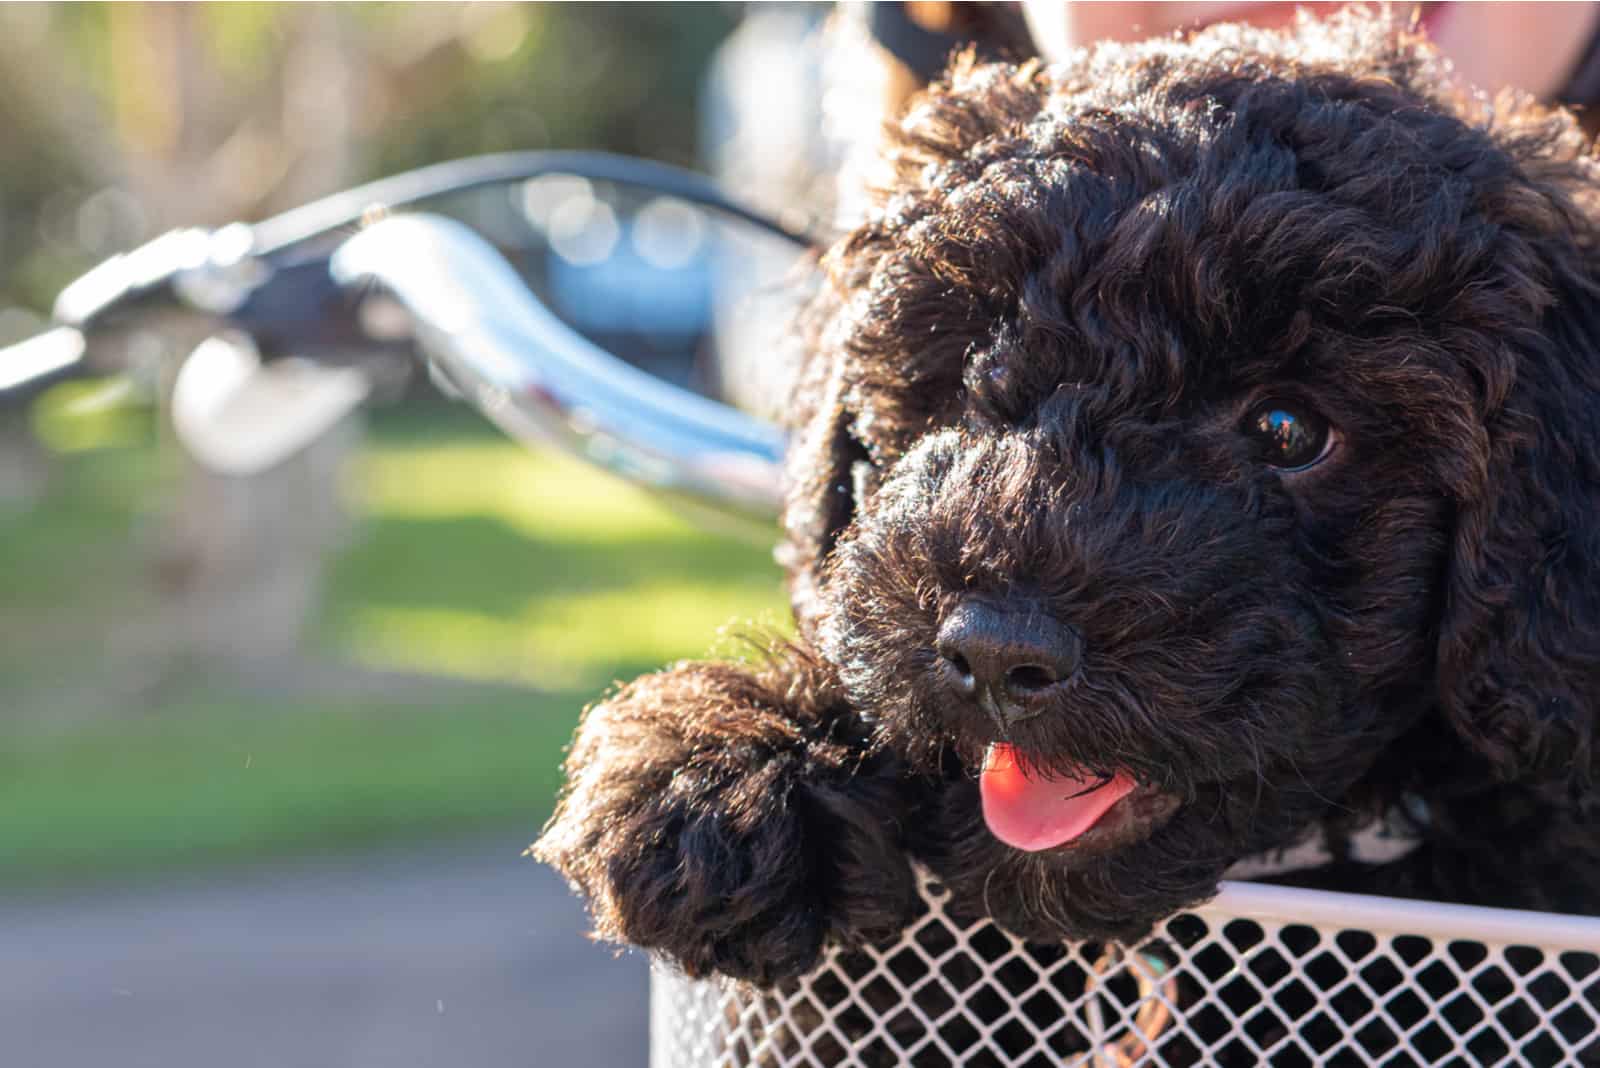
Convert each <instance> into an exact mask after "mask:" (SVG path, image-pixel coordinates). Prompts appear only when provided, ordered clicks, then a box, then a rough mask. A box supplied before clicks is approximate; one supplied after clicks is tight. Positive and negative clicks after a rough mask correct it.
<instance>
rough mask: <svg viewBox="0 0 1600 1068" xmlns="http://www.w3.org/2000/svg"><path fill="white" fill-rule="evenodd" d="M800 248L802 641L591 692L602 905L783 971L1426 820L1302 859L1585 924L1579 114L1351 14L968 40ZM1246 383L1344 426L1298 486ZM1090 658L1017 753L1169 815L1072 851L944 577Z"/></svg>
mask: <svg viewBox="0 0 1600 1068" xmlns="http://www.w3.org/2000/svg"><path fill="white" fill-rule="evenodd" d="M889 162H890V164H891V166H892V173H893V174H894V176H895V177H894V180H893V181H892V182H891V183H890V184H889V186H888V188H886V189H885V190H883V193H882V196H881V198H880V200H879V202H878V207H877V209H876V210H875V212H874V213H873V214H872V216H871V218H870V219H869V221H868V222H867V223H866V224H865V225H863V226H861V227H860V228H859V229H857V230H856V231H855V232H853V233H851V234H850V235H848V236H847V237H846V238H845V239H844V240H843V241H842V242H841V243H840V244H839V245H838V246H837V247H836V248H835V250H834V251H833V253H832V254H831V255H830V257H829V260H828V266H829V271H830V277H831V279H832V282H833V285H832V287H831V289H830V292H829V294H828V295H827V296H825V297H824V298H823V302H822V305H821V306H820V308H819V309H818V323H819V326H818V329H817V331H816V335H815V338H814V344H813V345H812V348H811V351H810V353H809V363H808V365H807V369H806V374H805V375H804V377H803V386H802V388H801V390H800V395H799V397H798V398H797V406H798V408H799V409H800V410H801V411H802V412H803V425H802V426H801V427H800V431H799V434H798V436H797V439H796V444H795V446H794V448H793V449H792V452H791V467H792V490H791V495H790V499H789V504H788V508H787V511H786V532H787V537H786V542H785V546H784V549H783V553H782V559H783V561H784V563H785V565H786V567H787V568H788V570H789V573H790V578H791V588H792V592H793V597H794V605H795V611H796V616H797V619H798V621H799V629H800V637H799V640H798V642H797V643H796V644H795V645H794V646H793V647H790V648H786V649H784V650H780V651H779V652H777V653H776V654H774V656H773V658H772V659H771V660H770V662H768V663H766V664H764V665H763V666H759V667H743V666H736V665H712V664H688V665H683V666H679V667H677V668H674V669H672V670H670V671H667V672H665V673H663V674H659V675H654V676H650V677H647V678H644V679H641V680H639V681H637V682H635V683H633V684H632V685H631V686H629V687H627V688H625V689H624V690H622V691H621V692H620V693H619V694H617V695H616V696H614V697H611V698H610V699H608V700H606V701H604V702H602V703H601V704H599V705H597V706H596V707H595V708H593V709H592V710H591V711H590V712H589V713H588V715H587V718H586V720H585V722H584V725H583V727H582V729H581V731H580V734H579V737H578V740H577V743H576V746H575V748H574V750H573V753H572V757H571V760H570V761H569V764H568V770H569V774H570V776H571V783H570V786H569V789H568V792H567V794H566V796H565V799H564V800H563V802H562V805H561V808H560V810H559V811H558V813H557V814H556V816H555V818H554V819H553V820H552V822H551V824H550V827H549V828H548V830H547V831H546V833H545V835H544V837H543V839H542V840H541V841H540V843H539V845H538V847H537V849H538V853H539V855H540V856H541V857H543V858H544V859H546V860H548V861H549V862H551V863H553V864H555V865H556V866H557V867H558V868H560V869H561V871H562V872H564V873H565V874H566V876H567V877H568V878H569V879H571V880H572V881H573V883H574V884H575V885H576V886H577V888H578V889H579V890H580V891H581V892H583V893H584V894H586V895H587V896H588V897H589V898H590V899H591V901H592V906H593V910H594V916H595V921H596V924H597V927H598V929H599V931H600V933H601V934H602V935H604V936H605V937H608V938H612V939H618V940H623V941H627V942H632V943H635V944H639V945H643V946H647V947H650V948H652V949H655V950H659V951H661V952H663V953H665V954H666V955H668V956H669V957H672V958H675V959H676V960H678V961H679V962H680V963H681V964H682V965H683V966H684V967H685V969H686V970H688V971H689V972H690V973H691V974H701V973H705V972H708V971H713V970H715V971H722V972H725V973H729V974H732V975H736V976H742V977H748V978H754V979H758V980H762V981H771V980H773V979H776V978H779V977H781V976H784V975H789V974H793V973H795V972H798V971H800V970H803V969H805V968H806V967H807V966H809V965H810V964H812V963H813V961H814V960H815V958H816V955H817V952H818V949H819V947H820V946H821V945H822V944H823V943H824V941H826V940H839V941H849V940H851V939H860V938H868V937H877V936H880V935H882V934H885V933H887V932H890V931H892V930H894V929H895V928H896V926H897V925H898V924H899V923H900V922H901V920H902V918H903V917H904V916H905V915H906V913H907V911H908V910H909V909H910V908H911V886H912V883H911V881H910V879H909V877H908V873H907V860H906V857H907V855H908V854H909V855H911V856H915V857H917V858H920V859H921V860H922V861H924V862H925V863H927V864H928V865H930V866H931V867H932V868H933V869H934V870H935V871H936V872H937V873H938V874H939V875H940V876H941V877H942V878H943V879H944V880H945V882H946V883H947V885H949V886H950V887H951V888H952V890H953V892H954V894H955V901H956V902H957V908H958V910H962V909H964V910H966V911H969V912H976V911H986V912H988V913H990V914H992V915H993V916H994V917H995V918H996V919H998V920H999V921H1000V922H1001V923H1003V924H1004V925H1006V926H1008V927H1010V928H1012V929H1014V930H1016V931H1017V932H1019V933H1022V934H1024V935H1027V936H1037V937H1040V938H1061V937H1093V938H1105V937H1116V938H1132V937H1135V936H1137V935H1139V934H1141V933H1143V932H1144V931H1146V930H1148V929H1149V928H1150V926H1151V925H1152V923H1154V922H1155V921H1157V920H1158V919H1160V918H1161V917H1163V916H1165V915H1167V914H1169V913H1171V912H1173V911H1175V910H1178V909H1180V908H1182V907H1185V906H1188V905H1192V904H1194V903H1196V902H1199V901H1201V900H1203V899H1205V898H1206V897H1208V896H1210V895H1211V894H1213V893H1214V892H1215V889H1216V886H1217V882H1218V880H1219V878H1221V877H1222V875H1223V873H1224V871H1225V870H1226V869H1227V868H1228V867H1229V866H1230V865H1231V864H1233V863H1234V862H1235V861H1237V860H1238V859H1240V858H1241V857H1244V856H1247V855H1251V854H1256V853H1259V852H1261V851H1263V850H1267V849H1271V848H1273V847H1281V846H1284V845H1286V844H1288V843H1291V842H1294V841H1296V840H1298V839H1300V838H1301V837H1303V836H1304V835H1305V834H1306V833H1307V832H1308V831H1309V830H1312V829H1314V828H1317V827H1322V828H1325V829H1326V830H1327V831H1328V832H1329V836H1330V839H1331V840H1333V841H1335V842H1337V841H1339V840H1341V835H1342V834H1343V833H1344V832H1345V831H1347V830H1348V829H1349V828H1351V827H1354V826H1357V825H1360V824H1363V823H1365V822H1367V821H1368V820H1370V819H1371V818H1372V817H1373V816H1375V815H1376V814H1378V813H1382V812H1388V811H1392V810H1397V809H1402V808H1404V809H1406V810H1408V811H1413V812H1416V811H1420V810H1425V812H1426V818H1425V820H1423V821H1421V822H1420V823H1419V826H1418V827H1417V828H1416V830H1417V833H1418V834H1419V835H1421V837H1422V839H1423V844H1422V846H1421V847H1420V848H1419V849H1417V850H1416V851H1415V852H1413V853H1411V854H1410V855H1409V856H1408V857H1406V858H1405V859H1404V860H1402V861H1399V862H1397V863H1394V864H1389V865H1385V866H1367V865H1363V864H1360V863H1356V862H1354V861H1348V860H1347V861H1344V862H1340V863H1335V864H1334V865H1333V866H1331V867H1329V868H1325V869H1322V870H1320V871H1318V872H1314V873H1312V874H1311V875H1310V876H1307V877H1302V878H1301V879H1300V880H1299V881H1302V882H1312V883H1315V884H1316V885H1323V886H1333V887H1338V888H1343V889H1354V890H1368V891H1376V892H1384V893H1397V894H1405V895H1413V896H1420V897H1428V898H1436V899H1440V900H1446V901H1459V902H1470V903H1481V904H1491V905H1505V906H1521V907H1531V908H1547V909H1555V910H1561V911H1567V912H1579V913H1596V912H1600V793H1597V791H1596V786H1595V777H1596V772H1597V770H1600V764H1597V753H1596V747H1595V733H1596V723H1597V712H1596V700H1597V698H1600V576H1597V575H1596V574H1595V570H1596V568H1597V566H1600V404H1597V400H1600V212H1597V205H1596V202H1595V193H1596V191H1597V190H1600V185H1597V184H1596V180H1597V170H1596V165H1595V164H1594V162H1593V161H1592V160H1591V159H1590V157H1589V155H1588V154H1587V149H1586V146H1585V145H1584V143H1583V141H1582V138H1581V136H1580V135H1579V133H1578V131H1577V129H1576V127H1575V125H1574V123H1573V121H1572V119H1571V117H1570V116H1568V115H1566V114H1564V113H1560V112H1552V111H1547V110H1544V109H1542V108H1540V107H1538V106H1536V105H1534V104H1531V103H1528V102H1526V101H1515V100H1509V99H1502V100H1500V101H1498V102H1496V103H1494V104H1490V103H1487V102H1483V101H1474V100H1471V99H1467V98H1464V97H1461V96H1458V95H1456V94H1454V92H1453V91H1452V90H1451V89H1449V88H1448V86H1447V83H1446V81H1445V79H1444V77H1443V75H1442V74H1441V71H1440V70H1439V68H1438V61H1437V59H1436V57H1435V56H1434V55H1433V54H1432V53H1431V51H1430V50H1429V49H1428V48H1427V46H1426V45H1424V44H1423V43H1421V42H1419V41H1418V40H1416V39H1414V38H1412V37H1410V36H1408V35H1407V34H1406V33H1404V32H1403V31H1399V30H1396V29H1395V28H1393V27H1392V26H1391V24H1390V23H1389V22H1388V21H1387V20H1386V19H1383V18H1377V17H1370V16H1367V15H1363V14H1360V13H1354V14H1350V15H1347V16H1344V17H1342V18H1339V19H1336V20H1333V21H1331V22H1328V23H1323V24H1311V23H1307V24H1305V25H1302V27H1301V28H1300V30H1299V32H1298V34H1297V35H1296V36H1288V37H1279V36H1275V35H1272V34H1268V33H1262V32H1257V31H1252V30H1250V29H1247V28H1242V27H1233V26H1222V27H1214V28H1212V29H1210V30H1207V31H1205V32H1203V33H1201V34H1198V35H1196V36H1194V37H1193V38H1192V39H1189V40H1166V41H1156V42H1149V43H1145V44H1141V45H1136V46H1106V47H1101V48H1099V49H1097V50H1095V51H1093V52H1092V53H1090V54H1087V55H1085V56H1082V57H1080V58H1078V59H1075V60H1073V61H1071V62H1069V63H1067V64H1065V65H1062V66H1056V67H1042V66H1039V65H1035V64H1028V65H1022V66H1012V65H986V66H982V65H977V64H975V63H972V62H970V61H968V62H960V63H958V64H957V65H956V66H955V68H954V69H953V70H952V72H951V74H950V77H949V80H948V82H947V83H946V84H943V85H940V86H938V87H936V88H934V89H933V90H931V91H930V92H928V93H927V94H926V95H925V96H923V97H922V98H921V99H920V101H919V102H918V103H916V104H915V105H914V106H913V108H912V110H911V112H910V113H909V114H908V116H907V117H906V118H905V119H904V120H903V122H902V123H901V124H900V127H899V129H898V131H897V133H896V135H895V137H894V144H893V148H892V152H891V157H890V161H889ZM1267 398H1277V399H1286V403H1287V402H1292V403H1294V404H1295V405H1298V406H1300V407H1301V408H1303V409H1311V410H1314V411H1316V412H1318V413H1320V414H1321V415H1322V416H1323V417H1325V418H1326V419H1327V421H1328V422H1329V423H1330V424H1331V425H1332V426H1333V427H1334V428H1335V433H1336V435H1337V439H1336V440H1337V444H1336V447H1335V448H1334V449H1333V451H1332V452H1331V453H1330V454H1329V455H1328V457H1327V459H1325V460H1324V461H1323V462H1321V463H1319V464H1317V465H1315V466H1313V467H1310V468H1309V469H1306V470H1303V471H1299V472H1284V471H1282V470H1279V469H1275V468H1273V467H1271V466H1268V465H1267V464H1265V463H1263V462H1262V460H1261V459H1260V456H1259V453H1257V452H1256V451H1253V449H1252V445H1251V441H1250V439H1249V438H1248V437H1247V436H1246V435H1245V434H1243V433H1242V432H1241V421H1242V420H1243V419H1244V418H1245V417H1246V415H1247V414H1248V413H1249V412H1250V411H1251V410H1252V409H1253V407H1254V406H1255V405H1257V404H1259V403H1260V402H1261V401H1263V400H1264V399H1267ZM974 595H978V596H985V597H995V598H1002V599H1003V598H1016V597H1026V598H1028V599H1029V601H1030V603H1033V604H1037V605H1040V606H1042V608H1043V610H1045V611H1048V612H1049V613H1050V614H1051V615H1052V616H1053V617H1055V619H1057V620H1060V621H1062V623H1063V624H1064V625H1068V626H1070V627H1072V628H1075V630H1076V632H1077V633H1079V634H1081V636H1082V640H1083V649H1084V652H1083V659H1082V664H1081V668H1080V669H1079V670H1078V671H1077V673H1076V674H1075V675H1074V676H1073V677H1072V679H1071V680H1070V684H1069V685H1067V686H1065V687H1064V688H1062V692H1061V693H1060V694H1058V695H1057V696H1055V697H1052V699H1051V702H1052V703H1051V705H1050V707H1049V708H1048V710H1047V711H1046V713H1045V714H1043V715H1038V716H1035V717H1034V718H1031V719H1027V720H1025V721H1023V722H1020V723H1018V724H1016V725H1015V726H1013V727H1012V728H1011V729H1010V730H1009V735H1008V736H1007V738H1006V740H1008V741H1009V742H1010V743H1012V744H1013V745H1014V746H1015V747H1016V749H1017V750H1018V751H1019V752H1021V753H1023V754H1024V755H1025V757H1026V759H1027V761H1028V762H1029V763H1031V764H1032V765H1034V766H1035V767H1036V768H1038V769H1041V770H1043V771H1047V772H1048V771H1063V772H1070V771H1072V769H1080V770H1081V769H1086V768H1087V769H1092V770H1096V771H1100V772H1110V771H1112V770H1117V769H1120V770H1123V771H1125V772H1127V773H1128V774H1130V775H1131V776H1132V777H1133V778H1134V779H1135V780H1137V781H1138V782H1139V783H1140V784H1143V785H1144V786H1147V787H1151V788H1154V789H1156V790H1159V791H1161V792H1162V793H1163V794H1166V795H1170V796H1171V797H1173V798H1176V799H1177V802H1178V804H1177V807H1176V811H1175V812H1174V813H1173V814H1172V816H1171V818H1170V819H1167V820H1166V821H1165V822H1164V823H1161V824H1160V825H1159V826H1156V827H1154V828H1153V829H1152V830H1151V831H1150V833H1148V835H1146V836H1144V837H1143V838H1142V839H1140V840H1138V841H1134V842H1132V843H1131V844H1126V845H1123V846H1121V847H1119V848H1116V849H1114V850H1111V851H1109V852H1104V853H1101V854H1099V855H1089V856H1080V855H1077V854H1075V853H1074V852H1073V851H1072V850H1070V849H1068V850H1064V851H1062V850H1057V851H1049V852H1042V853H1027V852H1022V851H1019V850H1017V849H1013V848H1011V847H1010V846H1007V845H1005V844H1003V843H1001V842H1000V841H999V840H998V839H996V838H995V837H994V836H992V835H991V834H990V833H989V831H988V830H987V828H986V826H985V823H984V820H983V817H982V814H981V811H980V805H979V800H978V787H977V783H976V781H975V771H974V769H975V768H977V767H978V766H979V762H980V761H981V757H982V753H983V751H984V749H985V747H986V746H988V745H990V744H992V743H993V742H995V741H996V740H998V739H1000V738H1001V728H998V727H997V726H996V725H995V723H993V722H992V721H991V719H990V717H988V716H985V715H982V714H979V713H977V712H976V711H975V709H974V708H973V707H972V706H971V705H969V704H966V703H963V702H961V701H959V700H955V699H953V698H952V696H951V694H950V693H949V691H948V690H947V689H946V688H945V686H944V684H943V683H942V681H941V677H940V675H939V672H938V671H937V670H935V669H936V666H937V665H936V663H935V661H936V659H937V656H936V653H935V651H934V650H935V637H936V635H937V633H938V631H939V627H940V625H941V622H942V621H943V620H944V619H945V618H947V616H948V615H949V613H950V612H951V610H952V608H953V606H954V605H955V604H956V603H957V601H958V600H959V599H960V598H963V597H972V596H974Z"/></svg>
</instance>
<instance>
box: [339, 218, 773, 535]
mask: <svg viewBox="0 0 1600 1068" xmlns="http://www.w3.org/2000/svg"><path fill="white" fill-rule="evenodd" d="M329 267H330V271H331V273H332V276H333V278H334V280H335V281H336V282H337V283H338V284H339V285H340V286H341V287H342V288H344V289H346V290H359V289H363V288H369V287H371V286H372V285H374V284H376V285H380V286H382V287H383V289H384V290H385V291H386V292H387V293H389V294H390V295H392V296H393V297H394V298H395V299H396V300H398V301H399V302H400V304H401V305H402V306H404V307H405V309H406V311H407V312H408V313H409V314H410V316H411V320H412V330H413V333H414V336H415V338H416V340H417V343H418V344H419V346H420V347H421V348H422V349H423V350H424V351H425V352H426V353H427V355H428V357H429V358H430V359H431V360H432V361H433V363H434V365H435V366H436V367H437V368H438V370H439V371H440V372H441V373H442V374H443V375H444V376H445V378H446V380H447V381H448V383H449V384H450V386H451V387H453V389H454V390H455V391H456V392H458V393H460V394H461V395H462V396H463V397H464V398H465V399H466V400H468V401H469V402H471V403H472V404H473V405H475V406H476V407H477V408H478V410H479V411H481V412H483V414H484V415H486V416H487V417H488V418H489V419H490V420H492V421H493V422H494V423H495V424H496V425H498V426H499V427H501V429H503V430H505V431H506V432H507V433H508V434H510V435H512V436H513V437H516V438H519V439H521V440H525V441H530V442H536V443H552V444H555V445H557V446H559V447H560V448H562V449H564V450H565V451H567V452H569V453H572V454H573V455H575V456H578V457H581V458H582V459H584V460H587V461H588V462H590V463H593V464H595V465H597V466H599V467H602V468H605V469H606V470H608V471H611V472H613V473H615V474H618V475H621V476H622V477H624V478H627V479H629V480H630V481H633V482H637V483H639V484H641V485H643V486H646V487H648V488H650V489H652V490H656V491H658V492H661V493H664V494H667V495H669V496H671V497H673V498H675V499H677V500H678V501H679V502H680V503H686V504H690V505H695V504H698V505H700V506H702V507H709V508H710V509H712V510H713V511H714V512H716V513H721V514H723V515H725V516H727V517H729V518H732V519H734V520H736V521H738V522H740V523H755V524H762V525H764V526H765V527H766V528H767V529H768V530H769V531H770V528H771V524H772V521H773V519H774V517H775V516H776V515H777V512H778V507H779V504H780V502H781V493H780V484H781V472H780V468H781V463H782V457H783V445H784V435H783V433H782V431H780V430H779V429H778V428H776V427H774V426H771V425H770V424H767V423H764V422H761V421H759V420H757V419H754V418H752V417H750V416H748V415H745V414H744V413H742V412H739V411H737V410H735V409H733V408H731V407H728V406H727V405H725V404H720V403H718V402H716V401H713V400H709V399H707V398H705V397H701V396H698V395H696V394H694V393H690V392H688V391H687V390H683V389H679V388H678V387H676V386H673V385H670V384H668V383H666V382H663V381H661V380H660V379H657V378H654V377H652V376H651V375H649V374H646V373H645V372H643V371H640V370H639V369H637V368H635V367H633V366H631V365H629V364H627V363H625V362H623V361H622V360H620V359H618V358H617V357H616V356H613V355H612V354H611V353H609V352H606V351H605V350H604V349H602V348H600V347H599V346H598V345H595V344H594V343H592V342H590V341H589V340H587V339H586V338H584V337H583V336H582V335H580V334H578V333H576V332H575V331H573V330H572V329H570V328H569V327H567V326H566V325H565V324H564V323H562V322H561V321H560V320H559V319H557V318H556V316H555V315H554V314H552V313H551V312H550V310H549V309H547V308H546V307H544V305H542V304H540V303H539V302H538V301H537V300H535V299H534V297H533V295H532V293H531V292H530V290H529V289H528V287H527V285H526V284H525V283H524V282H523V280H522V279H521V278H520V277H519V276H518V275H517V273H516V271H515V270H513V269H512V267H511V265H510V264H508V263H507V262H506V260H505V258H504V257H502V256H501V255H500V253H499V252H498V251H497V250H496V249H495V248H494V246H493V245H491V244H489V242H487V241H485V240H484V239H483V238H482V237H480V236H479V235H478V234H477V233H475V232H474V231H473V230H471V229H470V228H468V227H467V226H465V225H463V224H461V223H459V222H457V221H455V220H453V219H448V218H444V217H441V216H436V215H427V214H416V215H397V216H392V217H390V218H386V219H383V220H380V221H379V222H376V223H374V224H373V225H371V226H369V227H367V228H366V229H364V230H362V231H361V232H360V233H358V234H356V235H355V236H354V237H351V238H350V239H349V240H347V241H346V242H345V243H344V244H343V245H341V246H340V247H339V249H338V250H337V251H336V252H335V253H334V254H333V257H332V259H331V260H330V264H329Z"/></svg>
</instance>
